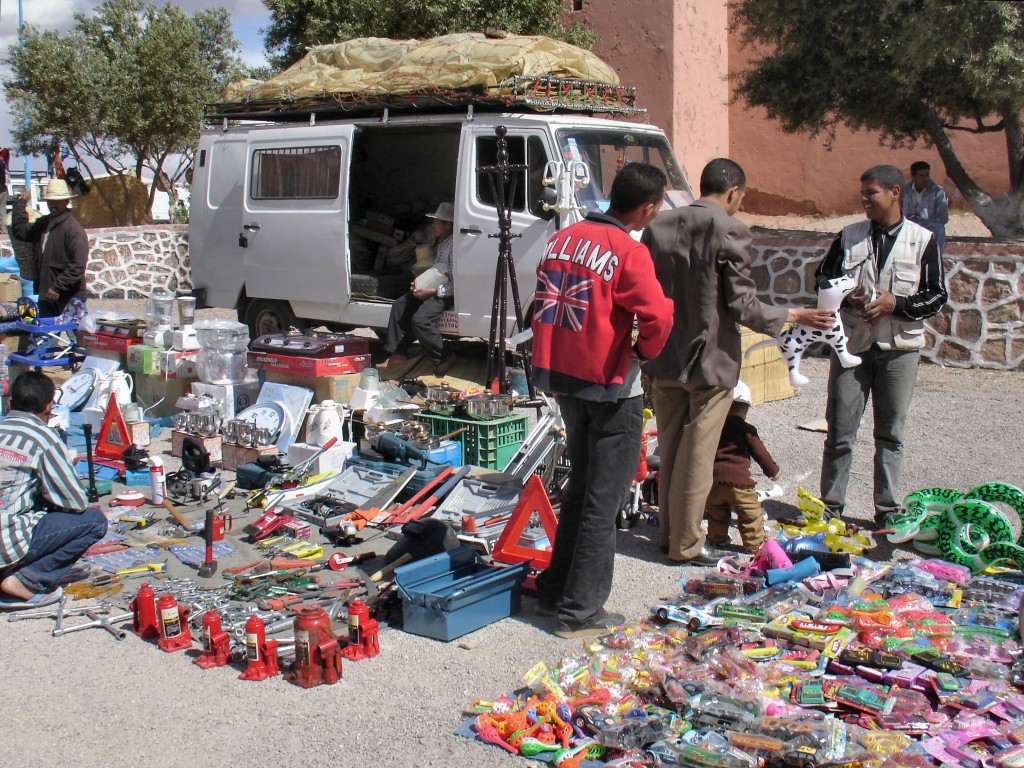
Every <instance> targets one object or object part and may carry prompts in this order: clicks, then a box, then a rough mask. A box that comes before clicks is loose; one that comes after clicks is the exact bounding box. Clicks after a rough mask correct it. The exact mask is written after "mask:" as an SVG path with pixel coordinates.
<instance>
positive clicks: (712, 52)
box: [565, 0, 1008, 215]
mask: <svg viewBox="0 0 1024 768" xmlns="http://www.w3.org/2000/svg"><path fill="white" fill-rule="evenodd" d="M573 5H574V4H573V3H572V2H571V0H570V2H568V3H567V4H566V7H567V9H568V8H572V7H573ZM565 19H566V21H568V22H569V23H570V24H572V23H573V22H576V21H579V22H581V23H582V24H583V25H584V26H587V27H590V28H591V29H593V30H594V31H595V32H597V34H598V35H599V36H600V38H601V39H600V41H599V42H598V44H597V45H596V46H595V48H594V52H595V53H597V54H598V55H599V56H600V57H601V58H602V59H604V60H605V61H606V62H608V63H609V64H610V65H611V66H612V67H613V68H614V69H615V71H616V72H618V74H619V77H620V79H621V81H622V83H623V84H625V85H634V86H636V88H637V95H638V100H639V104H640V106H642V107H645V108H646V109H647V110H648V114H647V119H648V120H649V121H650V122H651V123H653V124H655V125H657V126H659V127H661V128H662V129H664V130H665V132H666V133H667V134H668V136H669V139H670V140H671V142H672V146H673V147H674V149H675V151H676V155H677V157H678V159H679V161H680V162H681V163H682V164H683V167H684V168H685V169H686V172H687V175H688V176H689V178H690V181H691V183H692V184H693V185H694V186H695V187H696V183H697V180H698V178H699V176H700V171H701V169H702V168H703V167H704V164H705V163H706V162H707V161H708V160H710V159H712V158H714V157H719V156H721V155H728V156H729V157H732V158H733V159H735V160H736V161H737V162H739V163H740V164H741V165H742V166H743V167H744V169H745V170H746V172H747V179H748V194H747V198H746V200H745V201H744V210H746V211H749V212H750V213H761V214H770V215H779V214H787V213H802V214H815V213H818V214H824V215H831V214H841V213H854V212H857V211H859V210H860V208H859V202H858V198H857V191H858V189H859V184H858V181H857V180H858V179H859V178H860V174H861V173H862V172H863V171H864V170H865V169H866V168H868V167H870V166H872V165H877V164H880V163H891V164H893V165H897V166H899V167H900V168H902V169H904V171H905V172H909V167H910V163H911V162H912V161H914V160H926V161H928V162H929V163H930V164H931V166H932V178H933V179H935V181H937V182H938V183H940V184H942V185H943V186H944V187H945V188H946V191H947V192H949V193H950V196H951V200H952V203H953V205H954V207H956V206H957V205H958V204H959V207H966V205H965V204H964V203H963V201H962V199H960V198H959V193H957V192H956V188H955V187H954V186H953V184H952V183H951V182H949V181H948V180H947V179H946V175H945V172H944V171H943V168H942V163H941V161H940V160H939V158H938V155H937V154H936V153H935V152H934V151H933V150H927V149H924V148H923V147H922V148H918V149H902V150H896V151H894V150H890V149H889V148H888V147H883V146H880V145H879V142H878V137H877V136H876V135H874V134H870V133H865V132H858V133H852V132H850V131H847V130H839V131H838V132H837V135H836V140H835V143H834V146H833V149H832V151H831V152H830V151H828V150H827V149H826V148H825V147H824V140H823V138H821V137H819V138H812V137H810V136H807V135H796V136H793V135H788V134H785V133H783V132H782V129H781V128H780V127H779V125H778V123H775V122H773V121H771V120H768V119H767V117H766V116H765V115H764V113H763V112H762V111H760V110H754V111H750V110H747V109H746V108H745V107H744V106H743V105H742V104H740V103H733V104H730V103H729V101H730V95H731V94H730V90H729V86H728V78H727V74H728V73H729V72H730V71H736V70H739V69H741V68H742V67H743V66H745V64H746V62H747V57H748V52H747V51H744V50H741V48H740V42H739V38H738V36H737V35H734V34H729V32H728V12H727V2H726V0H582V10H580V11H575V12H573V11H571V10H567V12H566V14H565ZM1000 139H1001V137H1000V135H999V134H989V135H985V136H981V137H978V136H972V135H969V134H961V133H957V134H955V135H954V137H953V142H954V146H956V148H957V150H958V153H959V154H960V157H961V159H962V161H963V162H964V165H965V167H966V168H967V169H968V170H969V171H970V172H971V173H972V174H974V176H975V179H976V180H977V181H978V182H979V183H980V184H981V185H982V186H983V187H984V188H986V189H987V190H988V191H989V192H990V193H993V194H994V195H996V196H998V195H1000V194H1002V193H1003V192H1004V191H1005V190H1006V188H1007V186H1008V173H1007V164H1006V150H1005V145H1004V144H1003V142H1002V141H1001V140H1000Z"/></svg>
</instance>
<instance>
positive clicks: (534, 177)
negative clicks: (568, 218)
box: [476, 136, 548, 212]
mask: <svg viewBox="0 0 1024 768" xmlns="http://www.w3.org/2000/svg"><path fill="white" fill-rule="evenodd" d="M506 141H507V142H508V159H509V163H511V164H512V165H523V164H525V165H526V166H527V170H526V171H525V172H524V171H519V172H517V173H516V174H515V176H516V178H515V199H514V200H513V201H512V210H513V211H525V210H527V208H528V207H529V209H530V210H531V212H533V208H534V204H535V203H536V202H537V200H539V199H540V191H541V179H542V178H543V177H544V166H545V165H546V164H547V161H548V157H547V152H546V151H545V150H544V142H543V140H542V139H541V138H540V137H539V136H530V137H529V138H527V137H525V136H507V137H506ZM476 160H477V166H478V167H479V166H488V165H494V164H496V163H497V161H498V139H497V137H492V136H480V137H478V138H477V140H476ZM492 179H493V182H492ZM492 183H493V184H498V183H500V179H499V178H498V176H497V175H495V174H490V173H481V172H480V171H477V174H476V196H477V200H479V201H480V202H481V203H483V204H484V205H494V206H496V205H497V202H496V200H495V197H494V186H492ZM510 187H511V183H509V184H506V185H505V195H506V201H507V200H508V195H509V194H510ZM527 201H529V206H528V205H527Z"/></svg>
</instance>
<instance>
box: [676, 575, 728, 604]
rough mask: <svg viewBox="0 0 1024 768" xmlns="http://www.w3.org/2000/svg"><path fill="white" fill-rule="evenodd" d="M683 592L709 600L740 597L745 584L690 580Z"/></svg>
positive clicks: (715, 580)
mask: <svg viewBox="0 0 1024 768" xmlns="http://www.w3.org/2000/svg"><path fill="white" fill-rule="evenodd" d="M683 591H685V592H688V593H689V594H691V595H700V596H701V597H706V598H708V599H709V600H711V599H714V598H716V597H728V598H734V597H739V596H740V595H742V594H743V584H741V583H740V582H739V581H719V580H717V579H690V580H689V581H687V582H686V584H684V585H683Z"/></svg>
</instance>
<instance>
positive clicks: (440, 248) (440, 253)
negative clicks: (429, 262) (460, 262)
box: [434, 235, 455, 299]
mask: <svg viewBox="0 0 1024 768" xmlns="http://www.w3.org/2000/svg"><path fill="white" fill-rule="evenodd" d="M452 243H453V241H452V236H451V235H449V236H448V237H446V238H445V239H444V240H442V241H441V242H440V243H438V244H437V255H436V256H435V257H434V269H436V270H437V271H438V272H441V273H442V274H444V276H445V277H447V278H448V280H447V282H445V283H444V284H443V285H439V286H437V298H439V299H446V298H448V297H449V296H452V295H454V293H455V289H454V287H453V286H452V255H453V253H454V250H453V248H452Z"/></svg>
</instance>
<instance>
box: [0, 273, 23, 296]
mask: <svg viewBox="0 0 1024 768" xmlns="http://www.w3.org/2000/svg"><path fill="white" fill-rule="evenodd" d="M20 298H21V278H20V277H18V276H17V275H12V274H11V273H9V272H3V273H0V301H17V300H18V299H20Z"/></svg>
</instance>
